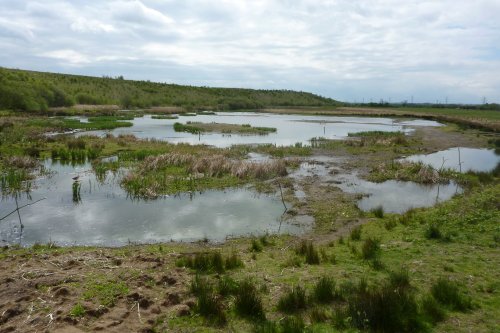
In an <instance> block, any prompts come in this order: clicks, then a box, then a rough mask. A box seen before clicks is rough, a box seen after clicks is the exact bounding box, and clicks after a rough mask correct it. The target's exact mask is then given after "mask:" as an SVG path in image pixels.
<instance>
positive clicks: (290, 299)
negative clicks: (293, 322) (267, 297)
mask: <svg viewBox="0 0 500 333" xmlns="http://www.w3.org/2000/svg"><path fill="white" fill-rule="evenodd" d="M306 308H307V297H306V291H305V290H304V288H302V287H301V286H295V287H293V288H292V289H291V290H290V291H289V292H287V293H285V294H284V295H283V296H281V298H280V299H279V300H278V310H279V311H281V312H285V313H293V312H297V311H301V310H305V309H306Z"/></svg>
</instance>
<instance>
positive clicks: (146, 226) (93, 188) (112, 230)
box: [0, 162, 303, 246]
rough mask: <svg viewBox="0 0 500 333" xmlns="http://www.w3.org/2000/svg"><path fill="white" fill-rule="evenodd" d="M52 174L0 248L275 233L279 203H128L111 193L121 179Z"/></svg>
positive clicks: (247, 197) (2, 206) (245, 196)
mask: <svg viewBox="0 0 500 333" xmlns="http://www.w3.org/2000/svg"><path fill="white" fill-rule="evenodd" d="M46 164H47V167H50V168H52V169H54V170H55V171H57V173H55V174H53V175H52V177H49V178H42V179H39V180H38V181H37V187H36V188H34V189H33V191H32V192H31V197H32V198H31V199H30V198H27V197H26V196H24V197H21V198H19V206H22V205H25V204H27V203H31V202H34V201H36V200H39V199H41V198H44V197H46V198H47V199H46V200H43V201H40V202H38V203H36V204H34V205H31V206H27V207H25V208H23V209H21V211H20V213H21V216H22V222H23V224H24V226H25V228H24V230H23V233H22V234H21V230H22V229H20V227H19V221H18V217H17V215H11V216H9V217H8V218H7V219H5V220H4V221H2V223H1V224H0V237H1V240H2V241H3V242H4V243H10V244H12V243H17V242H19V241H22V244H23V245H29V244H33V243H36V242H40V243H47V242H49V241H53V242H56V243H58V244H63V245H75V244H83V245H106V246H118V245H124V244H127V243H128V242H138V243H146V242H155V241H170V240H177V241H188V240H189V241H191V240H198V239H203V238H205V237H206V238H208V239H211V240H223V239H225V238H226V237H230V236H236V235H238V236H239V235H246V234H251V233H254V234H255V233H264V232H270V233H276V232H277V231H278V229H279V228H280V217H281V214H282V213H283V206H282V203H281V200H280V198H279V196H275V195H259V194H256V193H255V192H253V191H250V190H248V189H235V190H228V191H206V192H204V193H202V194H199V193H196V194H195V195H193V194H192V197H191V199H190V197H189V195H188V194H181V195H179V196H172V197H165V198H162V199H159V200H153V201H138V200H135V201H132V200H130V199H128V198H127V194H126V193H125V192H124V191H123V190H122V189H121V188H120V186H119V185H118V183H119V180H120V178H121V176H122V174H121V172H118V173H117V174H116V175H115V176H113V174H110V173H108V174H107V177H106V178H105V181H104V182H103V183H100V182H99V181H98V180H97V179H96V177H95V175H94V174H93V173H92V172H91V166H90V165H89V164H83V165H80V166H76V167H74V168H73V167H72V166H70V165H61V164H59V163H54V164H51V163H50V162H47V163H46ZM15 208H16V203H15V200H14V199H13V198H3V199H2V200H1V201H0V216H3V215H5V214H6V213H8V212H10V211H12V210H13V209H15ZM301 231H303V229H302V228H301V227H300V226H295V225H292V224H290V223H283V224H282V225H281V230H280V232H281V233H298V232H301Z"/></svg>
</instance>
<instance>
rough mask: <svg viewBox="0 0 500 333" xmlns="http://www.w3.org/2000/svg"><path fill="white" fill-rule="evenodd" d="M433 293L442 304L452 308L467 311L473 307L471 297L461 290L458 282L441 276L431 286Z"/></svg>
mask: <svg viewBox="0 0 500 333" xmlns="http://www.w3.org/2000/svg"><path fill="white" fill-rule="evenodd" d="M431 294H432V296H434V298H435V299H436V300H437V301H438V302H439V303H441V304H443V305H446V306H448V307H450V308H451V309H452V310H457V311H467V310H469V309H471V308H472V302H471V299H470V298H469V297H467V296H465V295H464V294H462V293H461V292H460V289H459V288H458V285H457V283H456V282H454V281H451V280H449V279H445V278H439V279H438V280H437V281H436V282H435V283H434V284H433V285H432V288H431Z"/></svg>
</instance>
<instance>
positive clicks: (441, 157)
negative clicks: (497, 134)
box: [403, 147, 500, 172]
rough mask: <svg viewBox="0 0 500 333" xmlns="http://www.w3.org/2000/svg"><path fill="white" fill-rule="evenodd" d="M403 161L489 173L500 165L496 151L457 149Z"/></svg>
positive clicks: (411, 157)
mask: <svg viewBox="0 0 500 333" xmlns="http://www.w3.org/2000/svg"><path fill="white" fill-rule="evenodd" d="M403 160H405V161H411V162H422V163H424V164H430V165H431V166H432V167H433V168H435V169H440V168H445V169H453V170H456V171H462V172H467V171H478V172H488V171H491V170H493V169H495V168H496V167H497V165H498V164H499V163H500V155H499V154H497V153H496V152H495V150H494V149H476V148H463V147H457V148H450V149H447V150H442V151H438V152H436V153H433V154H428V155H413V156H409V157H407V158H404V159H403Z"/></svg>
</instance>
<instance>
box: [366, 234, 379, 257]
mask: <svg viewBox="0 0 500 333" xmlns="http://www.w3.org/2000/svg"><path fill="white" fill-rule="evenodd" d="M380 251H381V250H380V240H379V239H376V238H372V237H368V238H367V239H366V240H365V241H364V243H363V246H362V247H361V256H362V257H363V259H365V260H375V259H378V258H379V257H380Z"/></svg>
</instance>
